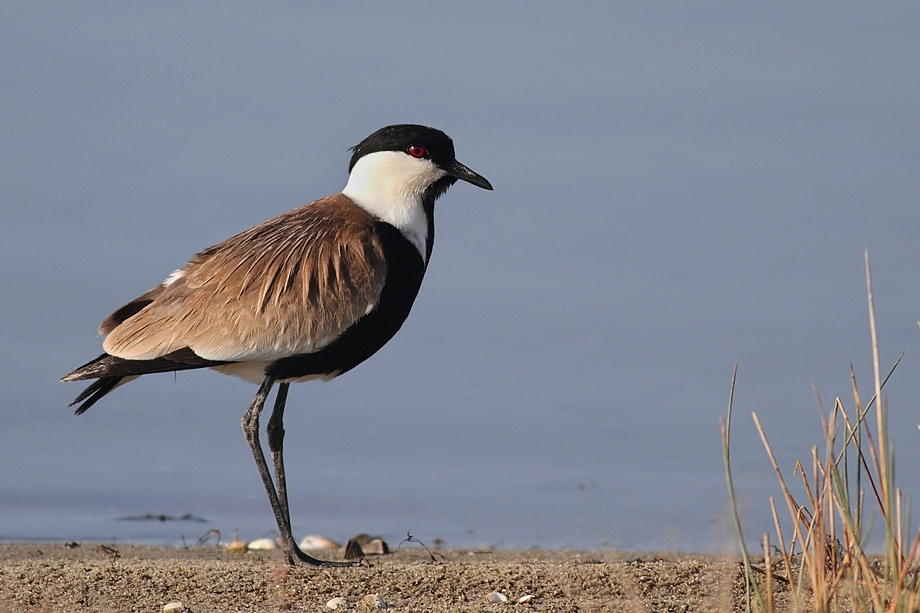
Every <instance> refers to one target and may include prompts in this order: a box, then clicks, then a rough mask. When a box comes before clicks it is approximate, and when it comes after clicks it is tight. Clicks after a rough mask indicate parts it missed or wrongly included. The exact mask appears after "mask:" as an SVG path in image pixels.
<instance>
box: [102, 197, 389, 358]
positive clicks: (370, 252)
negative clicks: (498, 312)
mask: <svg viewBox="0 0 920 613" xmlns="http://www.w3.org/2000/svg"><path fill="white" fill-rule="evenodd" d="M374 224H375V219H374V218H373V217H372V216H371V215H370V214H369V213H367V212H366V211H364V210H363V209H361V208H360V207H358V206H357V205H355V204H354V202H352V201H351V199H349V198H348V197H347V196H344V195H341V194H339V195H336V196H330V197H328V198H323V199H321V200H317V201H315V202H313V203H310V204H308V205H305V206H303V207H300V208H299V209H295V210H293V211H290V212H288V213H285V214H283V215H280V216H278V217H276V218H274V219H271V220H269V221H266V222H264V223H262V224H259V225H258V226H255V227H253V228H251V229H250V230H247V231H245V232H243V233H241V234H238V235H237V236H234V237H233V238H230V239H228V240H226V241H224V242H223V243H220V244H218V245H215V246H214V247H211V248H209V249H206V250H205V251H202V252H201V253H200V254H198V255H197V256H195V258H193V259H192V260H191V261H190V262H189V263H188V265H187V266H186V267H185V268H184V269H183V270H182V274H181V275H177V276H176V278H175V280H173V281H172V282H171V283H170V284H169V285H163V286H157V287H156V288H154V289H153V290H151V291H150V292H147V293H146V294H144V295H143V296H141V297H139V298H138V299H136V300H135V301H132V302H131V303H129V304H128V305H125V306H124V307H122V308H121V309H119V310H118V311H116V312H115V313H114V314H113V315H112V316H110V317H109V318H108V319H106V322H104V324H103V326H104V327H105V328H106V329H107V331H108V336H107V337H106V339H105V342H104V343H103V348H104V349H105V351H106V352H108V353H109V354H111V355H113V356H117V357H120V358H124V359H129V360H151V359H156V358H159V357H162V356H164V355H167V354H170V353H173V352H175V351H178V350H181V349H184V348H190V349H191V350H192V351H194V353H195V354H196V355H198V356H199V357H201V358H204V359H206V360H218V361H246V360H273V359H280V358H282V357H287V356H290V355H294V354H300V353H310V352H313V351H317V350H319V349H321V348H322V347H323V346H325V345H326V344H328V343H329V342H331V341H333V340H334V339H335V338H337V337H338V336H339V335H341V334H342V333H343V332H344V331H345V330H347V329H348V328H349V327H350V326H352V325H353V324H354V323H355V322H356V321H358V320H359V319H360V318H361V317H363V316H364V315H365V314H366V313H368V312H369V311H370V310H372V309H373V306H374V305H375V304H376V303H377V300H378V299H379V296H380V292H381V291H382V289H383V285H384V282H385V278H386V264H385V261H384V257H383V246H382V244H381V242H380V239H379V237H378V236H377V234H376V233H375V231H374ZM132 305H133V306H132ZM125 315H126V317H125ZM113 324H114V325H113Z"/></svg>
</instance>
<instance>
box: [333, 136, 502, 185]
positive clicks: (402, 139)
mask: <svg viewBox="0 0 920 613" xmlns="http://www.w3.org/2000/svg"><path fill="white" fill-rule="evenodd" d="M410 149H411V151H410ZM351 151H353V152H354V153H353V154H352V156H351V162H350V163H349V165H348V171H349V172H351V170H352V168H354V166H355V164H357V162H358V160H360V159H361V158H362V157H364V156H365V155H367V154H369V153H374V152H377V151H402V152H404V153H406V154H407V155H412V156H413V157H420V158H426V159H429V160H431V161H432V162H434V163H435V164H436V165H437V166H438V167H439V168H441V169H443V170H444V171H446V172H447V174H448V175H449V176H451V177H453V178H454V179H461V180H463V181H467V182H469V183H472V184H473V185H476V186H478V187H481V188H483V189H492V185H491V184H490V183H489V182H488V181H487V180H486V178H485V177H483V176H482V175H479V174H477V173H475V172H473V171H472V170H470V169H469V168H467V167H466V166H464V165H463V164H461V163H460V162H458V161H457V159H456V157H455V153H454V141H452V140H451V139H450V137H449V136H448V135H447V134H445V133H444V132H441V131H440V130H438V129H436V128H429V127H428V126H420V125H417V124H411V123H403V124H395V125H392V126H386V127H385V128H380V129H379V130H377V131H376V132H374V133H373V134H371V135H370V136H368V137H367V138H365V139H364V140H363V141H361V142H360V143H358V144H357V145H355V146H354V147H352V148H351Z"/></svg>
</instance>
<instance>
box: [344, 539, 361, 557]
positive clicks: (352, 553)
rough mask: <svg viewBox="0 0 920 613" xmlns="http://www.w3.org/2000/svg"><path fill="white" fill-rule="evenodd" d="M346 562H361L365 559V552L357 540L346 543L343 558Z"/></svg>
mask: <svg viewBox="0 0 920 613" xmlns="http://www.w3.org/2000/svg"><path fill="white" fill-rule="evenodd" d="M342 557H344V558H345V559H346V560H360V559H361V558H363V557H364V550H363V549H362V548H361V545H360V544H359V543H358V541H356V540H355V539H348V542H347V543H345V553H344V554H343V556H342Z"/></svg>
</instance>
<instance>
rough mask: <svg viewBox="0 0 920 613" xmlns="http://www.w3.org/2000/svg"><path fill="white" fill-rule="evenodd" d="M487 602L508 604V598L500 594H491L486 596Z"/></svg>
mask: <svg viewBox="0 0 920 613" xmlns="http://www.w3.org/2000/svg"><path fill="white" fill-rule="evenodd" d="M487 598H488V600H489V602H508V597H507V596H505V595H504V594H502V593H501V592H492V593H490V594H489V595H488V596H487Z"/></svg>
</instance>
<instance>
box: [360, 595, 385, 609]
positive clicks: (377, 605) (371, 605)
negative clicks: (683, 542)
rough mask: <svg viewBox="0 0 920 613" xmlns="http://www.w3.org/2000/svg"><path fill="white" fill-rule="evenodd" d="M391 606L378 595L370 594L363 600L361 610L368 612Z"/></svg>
mask: <svg viewBox="0 0 920 613" xmlns="http://www.w3.org/2000/svg"><path fill="white" fill-rule="evenodd" d="M389 606H390V605H389V604H387V602H386V601H385V600H384V599H383V598H381V597H380V596H378V595H377V594H368V595H367V596H365V597H364V598H362V599H361V608H362V609H366V610H374V609H386V608H388V607H389Z"/></svg>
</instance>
